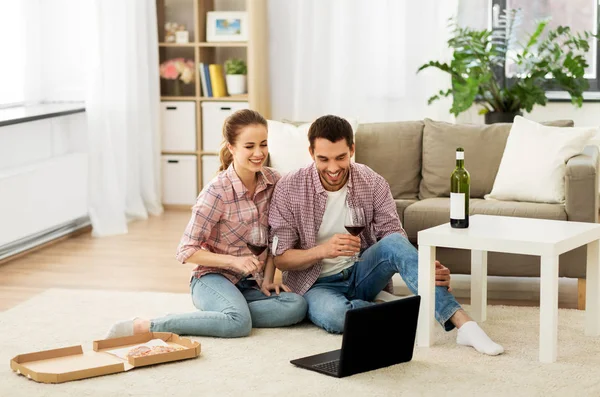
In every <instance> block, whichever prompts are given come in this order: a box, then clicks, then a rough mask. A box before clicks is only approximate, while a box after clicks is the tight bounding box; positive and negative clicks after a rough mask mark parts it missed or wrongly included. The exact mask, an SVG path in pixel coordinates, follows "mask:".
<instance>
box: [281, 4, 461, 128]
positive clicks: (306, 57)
mask: <svg viewBox="0 0 600 397" xmlns="http://www.w3.org/2000/svg"><path fill="white" fill-rule="evenodd" d="M457 9H458V5H457V0H444V1H440V0H419V1H414V0H377V1H373V0H286V1H279V0H270V1H269V28H270V31H269V35H270V39H269V40H270V43H269V52H270V53H269V56H270V72H271V81H270V82H271V99H272V114H273V118H274V119H284V118H285V119H292V120H299V121H300V120H302V121H304V120H313V119H314V118H316V117H319V116H321V115H323V114H326V113H333V114H337V115H340V116H344V117H349V118H357V119H358V120H359V121H360V122H379V121H395V120H415V119H422V118H424V117H430V118H433V119H437V120H448V121H452V120H453V118H452V117H451V115H450V113H449V108H450V102H449V100H447V99H446V100H444V101H441V102H437V103H435V104H433V105H431V106H428V105H427V99H428V98H429V97H430V96H431V95H433V94H435V93H437V92H438V91H440V90H445V89H447V88H449V87H450V78H449V76H447V75H445V74H444V73H443V72H440V71H429V70H426V71H424V72H421V73H419V74H418V75H417V74H416V71H417V69H418V67H419V66H420V65H422V64H423V63H426V62H427V61H429V60H448V59H449V58H450V56H451V53H450V52H449V50H448V48H447V44H446V41H447V39H448V34H449V31H448V29H447V25H448V18H450V17H452V16H455V15H456V12H457Z"/></svg>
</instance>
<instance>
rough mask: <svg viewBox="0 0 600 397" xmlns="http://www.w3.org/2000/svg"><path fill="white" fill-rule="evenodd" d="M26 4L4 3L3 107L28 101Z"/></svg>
mask: <svg viewBox="0 0 600 397" xmlns="http://www.w3.org/2000/svg"><path fill="white" fill-rule="evenodd" d="M24 22H25V21H24V18H23V9H22V2H20V1H0V53H1V54H2V62H0V108H2V107H5V106H8V105H11V104H19V103H23V102H24V101H25V52H24V48H25V38H24V37H25V29H24V25H25V24H24Z"/></svg>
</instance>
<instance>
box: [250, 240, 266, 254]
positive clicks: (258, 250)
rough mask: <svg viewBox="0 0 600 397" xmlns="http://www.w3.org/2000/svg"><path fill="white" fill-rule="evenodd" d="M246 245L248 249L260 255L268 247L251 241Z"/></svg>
mask: <svg viewBox="0 0 600 397" xmlns="http://www.w3.org/2000/svg"><path fill="white" fill-rule="evenodd" d="M246 245H247V246H248V249H249V250H250V251H251V252H252V253H253V254H254V255H255V256H259V255H260V254H262V253H263V252H264V251H265V250H266V249H267V245H266V244H265V245H255V244H251V243H246Z"/></svg>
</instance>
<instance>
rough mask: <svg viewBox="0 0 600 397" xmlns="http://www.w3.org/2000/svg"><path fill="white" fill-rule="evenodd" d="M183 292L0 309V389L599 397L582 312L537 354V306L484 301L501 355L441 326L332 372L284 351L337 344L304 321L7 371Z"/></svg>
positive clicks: (61, 294) (593, 344) (90, 294)
mask: <svg viewBox="0 0 600 397" xmlns="http://www.w3.org/2000/svg"><path fill="white" fill-rule="evenodd" d="M192 308H193V307H192V306H191V303H190V300H189V297H188V296H187V295H180V294H163V293H131V292H111V291H89V290H49V291H47V292H45V293H43V294H40V295H38V296H35V297H33V298H32V299H30V300H29V301H27V302H24V303H22V304H20V305H19V306H17V307H15V308H13V309H11V310H8V311H6V312H2V313H0V335H2V339H1V340H0V363H2V365H1V367H0V368H2V370H1V371H0V396H121V395H131V396H166V395H172V396H195V397H198V396H229V395H236V396H237V395H257V396H271V395H278V396H338V395H339V396H341V395H343V396H350V395H356V396H379V395H381V396H400V395H409V396H414V395H419V396H421V395H431V396H442V395H444V396H446V395H457V396H467V395H509V394H510V395H511V396H520V395H527V396H537V395H539V396H541V395H544V396H547V395H564V396H570V395H578V396H581V395H590V396H597V395H600V338H588V337H585V336H584V335H583V320H584V313H583V312H579V311H574V310H560V315H559V353H558V358H559V361H558V362H557V363H555V364H540V363H539V362H538V361H537V354H538V352H537V332H538V331H537V329H538V313H539V311H538V309H537V308H521V307H489V309H488V316H489V320H488V321H487V322H486V323H485V324H484V325H483V327H484V329H485V330H486V331H487V332H488V333H489V334H490V335H491V336H492V337H493V338H494V339H495V340H497V341H498V342H500V343H502V344H503V345H504V347H505V348H506V353H505V354H504V355H502V356H499V357H487V356H482V355H480V354H478V353H477V352H475V351H474V350H473V349H471V348H467V347H462V346H457V345H456V343H455V341H454V340H455V337H456V334H455V332H450V333H446V334H445V333H443V332H442V331H441V328H438V329H437V334H436V338H437V344H436V345H435V346H434V347H433V348H431V349H422V348H417V349H416V351H415V356H414V359H413V361H412V362H410V363H406V364H400V365H396V366H393V367H389V368H385V369H381V370H377V371H372V372H368V373H364V374H359V375H355V376H352V377H349V378H345V379H335V378H330V377H327V376H323V375H320V374H317V373H313V372H310V371H306V370H302V369H298V368H295V367H294V366H292V365H291V364H290V363H289V360H290V359H293V358H297V357H302V356H305V355H309V354H314V353H320V352H323V351H327V350H333V349H337V348H339V347H340V342H341V336H336V335H329V334H327V333H325V332H324V331H322V330H320V329H317V328H316V327H314V326H312V325H310V324H302V325H299V326H295V327H292V328H287V329H270V330H253V332H252V335H251V336H250V337H248V338H242V339H230V340H224V339H215V338H198V340H199V341H200V342H201V343H202V354H201V356H200V357H199V358H198V359H195V360H189V361H184V362H178V363H171V364H163V365H158V366H154V367H148V368H140V369H135V370H132V371H130V372H128V373H123V374H116V375H109V376H103V377H99V378H93V379H86V380H82V381H76V382H69V383H64V384H59V385H45V384H38V383H35V382H33V381H30V380H27V379H26V378H24V377H22V376H17V375H16V374H15V373H13V372H12V371H11V370H10V366H9V361H10V358H11V357H13V356H14V355H17V354H19V353H25V352H29V351H34V350H39V349H50V348H56V347H61V346H69V345H73V344H80V343H83V344H84V349H90V348H91V344H90V343H89V342H90V341H92V340H93V339H95V338H100V337H101V336H102V335H103V333H104V331H105V329H106V328H107V326H108V325H110V324H111V323H112V322H113V321H114V320H117V319H122V318H128V317H131V316H133V315H135V314H137V315H140V314H144V315H158V314H161V313H167V312H174V311H184V310H188V309H192Z"/></svg>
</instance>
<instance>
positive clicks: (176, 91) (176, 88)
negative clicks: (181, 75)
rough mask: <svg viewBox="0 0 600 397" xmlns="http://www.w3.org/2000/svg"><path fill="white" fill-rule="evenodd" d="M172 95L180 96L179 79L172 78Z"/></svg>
mask: <svg viewBox="0 0 600 397" xmlns="http://www.w3.org/2000/svg"><path fill="white" fill-rule="evenodd" d="M173 96H181V80H179V79H175V80H173Z"/></svg>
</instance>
